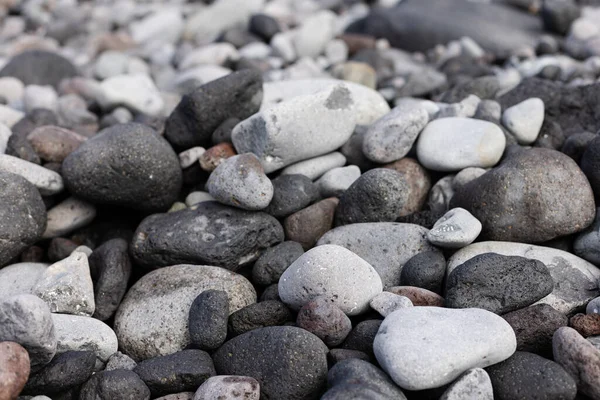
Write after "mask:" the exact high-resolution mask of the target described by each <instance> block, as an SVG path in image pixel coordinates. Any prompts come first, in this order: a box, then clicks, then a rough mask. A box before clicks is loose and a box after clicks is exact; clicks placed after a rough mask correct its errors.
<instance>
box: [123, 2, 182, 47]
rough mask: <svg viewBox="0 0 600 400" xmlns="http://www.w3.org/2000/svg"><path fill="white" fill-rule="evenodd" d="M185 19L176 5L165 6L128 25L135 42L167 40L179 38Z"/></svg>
mask: <svg viewBox="0 0 600 400" xmlns="http://www.w3.org/2000/svg"><path fill="white" fill-rule="evenodd" d="M184 24H185V21H184V20H183V17H182V15H181V10H180V9H179V8H178V7H172V8H168V7H165V8H163V9H161V10H160V12H154V13H151V14H148V15H147V16H145V17H144V18H142V19H141V20H137V21H132V22H131V24H130V25H129V32H130V33H131V38H132V39H133V40H134V41H135V42H136V43H147V42H156V41H159V42H167V43H175V42H177V41H178V40H179V38H180V36H181V34H182V32H183V27H184Z"/></svg>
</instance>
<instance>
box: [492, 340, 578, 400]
mask: <svg viewBox="0 0 600 400" xmlns="http://www.w3.org/2000/svg"><path fill="white" fill-rule="evenodd" d="M486 371H487V373H488V375H489V376H490V379H491V380H492V386H493V387H494V399H496V400H512V399H527V400H548V399H564V400H573V399H575V396H576V395H577V384H576V383H575V380H574V379H573V378H572V377H571V376H570V375H569V374H568V373H567V371H565V370H564V368H563V367H561V366H560V365H559V364H557V363H555V362H553V361H550V360H548V359H546V358H544V357H540V356H538V355H537V354H533V353H527V352H523V351H517V352H516V353H515V354H513V355H512V356H511V357H510V358H508V359H507V360H505V361H502V362H501V363H499V364H496V365H492V366H491V367H488V368H486Z"/></svg>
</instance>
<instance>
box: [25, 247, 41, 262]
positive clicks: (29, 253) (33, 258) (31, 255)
mask: <svg viewBox="0 0 600 400" xmlns="http://www.w3.org/2000/svg"><path fill="white" fill-rule="evenodd" d="M43 259H44V249H42V248H41V247H39V246H31V247H30V248H28V249H27V250H25V251H24V252H23V253H21V262H42V260H43Z"/></svg>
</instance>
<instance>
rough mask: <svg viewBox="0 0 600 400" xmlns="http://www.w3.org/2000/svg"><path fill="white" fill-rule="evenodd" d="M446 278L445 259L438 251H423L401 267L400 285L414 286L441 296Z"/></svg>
mask: <svg viewBox="0 0 600 400" xmlns="http://www.w3.org/2000/svg"><path fill="white" fill-rule="evenodd" d="M445 276H446V259H445V258H444V255H443V254H442V252H440V251H424V252H422V253H419V254H417V255H415V256H413V257H412V258H411V259H410V260H408V261H407V262H406V264H404V267H402V272H401V273H400V284H401V285H402V286H416V287H420V288H423V289H427V290H431V291H432V292H435V293H437V294H442V284H443V282H444V277H445Z"/></svg>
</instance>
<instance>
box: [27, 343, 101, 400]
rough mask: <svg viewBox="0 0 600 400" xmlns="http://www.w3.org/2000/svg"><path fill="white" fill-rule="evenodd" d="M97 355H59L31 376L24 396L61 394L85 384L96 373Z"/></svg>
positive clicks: (69, 353) (76, 353)
mask: <svg viewBox="0 0 600 400" xmlns="http://www.w3.org/2000/svg"><path fill="white" fill-rule="evenodd" d="M95 364H96V355H95V354H94V353H93V352H91V351H67V352H65V353H62V354H58V355H57V356H56V357H54V358H53V359H52V361H51V362H50V363H48V364H46V365H44V367H43V368H42V369H40V370H39V371H36V372H35V373H33V374H31V376H30V377H29V380H28V381H27V385H26V386H25V388H24V390H23V394H59V393H60V392H66V391H68V390H70V389H72V388H74V387H76V386H80V385H82V384H83V383H85V382H86V381H87V380H88V379H90V377H91V376H92V373H93V372H94V365H95Z"/></svg>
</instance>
